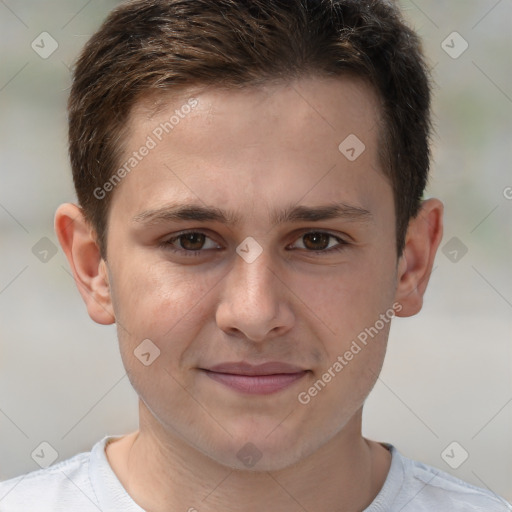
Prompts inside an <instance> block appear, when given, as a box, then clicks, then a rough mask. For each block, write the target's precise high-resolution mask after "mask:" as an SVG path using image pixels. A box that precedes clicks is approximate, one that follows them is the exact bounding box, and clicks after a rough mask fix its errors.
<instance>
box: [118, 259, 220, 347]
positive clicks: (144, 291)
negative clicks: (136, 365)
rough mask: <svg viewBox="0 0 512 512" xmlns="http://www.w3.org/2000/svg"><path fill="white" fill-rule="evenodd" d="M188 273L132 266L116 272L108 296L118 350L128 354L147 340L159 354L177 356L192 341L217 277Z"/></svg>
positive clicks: (162, 266)
mask: <svg viewBox="0 0 512 512" xmlns="http://www.w3.org/2000/svg"><path fill="white" fill-rule="evenodd" d="M190 268H191V267H190ZM190 268H189V269H186V270H183V269H180V270H177V269H176V267H172V266H171V265H170V264H169V263H168V262H157V263H154V264H152V265H147V264H146V265H137V264H136V263H135V262H134V264H133V265H130V268H128V266H127V265H125V266H123V268H119V269H118V276H117V279H116V276H115V275H114V276H113V279H114V283H115V286H114V287H113V289H112V295H113V304H114V312H115V316H116V322H117V323H118V324H119V325H120V326H122V329H118V330H119V335H120V336H122V338H123V344H124V345H128V347H129V348H131V349H133V348H134V346H136V345H137V344H139V343H140V342H141V341H142V340H144V339H146V338H149V339H151V340H154V342H155V343H156V344H157V345H158V346H159V347H160V348H161V349H164V348H165V349H166V350H168V351H172V352H177V351H178V350H179V349H180V347H181V346H184V345H185V344H187V343H188V342H190V341H191V339H193V337H194V335H195V334H196V331H197V330H198V329H200V327H201V324H202V323H203V321H204V320H205V318H206V315H207V312H206V304H207V300H208V297H209V294H210V293H211V292H212V291H214V288H215V285H216V283H217V282H218V281H219V279H220V278H221V277H222V276H220V275H216V276H209V275H201V277H200V278H199V277H198V276H197V275H194V274H193V273H192V272H191V270H190ZM125 276H129V278H126V277H125ZM123 344H122V345H123ZM128 347H127V348H128ZM122 348H123V346H122Z"/></svg>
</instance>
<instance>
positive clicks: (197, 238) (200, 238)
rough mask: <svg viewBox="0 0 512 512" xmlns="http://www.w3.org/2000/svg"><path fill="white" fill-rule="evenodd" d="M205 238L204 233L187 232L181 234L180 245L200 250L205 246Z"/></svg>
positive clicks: (188, 249)
mask: <svg viewBox="0 0 512 512" xmlns="http://www.w3.org/2000/svg"><path fill="white" fill-rule="evenodd" d="M205 239H206V236H205V235H204V234H203V233H185V234H184V235H180V236H179V240H180V246H181V247H182V248H183V249H185V250H187V251H198V250H199V249H201V248H202V247H203V245H204V242H205Z"/></svg>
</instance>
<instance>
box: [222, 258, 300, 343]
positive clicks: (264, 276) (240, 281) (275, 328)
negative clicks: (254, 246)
mask: <svg viewBox="0 0 512 512" xmlns="http://www.w3.org/2000/svg"><path fill="white" fill-rule="evenodd" d="M266 253H268V251H263V252H262V253H261V254H260V256H259V257H258V258H256V260H255V261H252V262H251V263H248V262H247V261H245V260H244V259H243V258H241V257H239V256H236V258H235V262H234V264H233V267H232V268H231V269H230V271H229V273H228V274H227V275H226V277H225V279H223V288H222V289H221V293H220V300H219V304H218V307H217V311H216V322H217V325H218V327H219V328H220V329H222V330H223V331H224V332H226V333H227V334H230V335H234V336H238V337H242V338H247V339H249V340H251V341H255V342H258V341H264V340H268V339H271V338H273V337H278V336H282V335H283V334H284V333H286V332H287V331H289V330H290V329H291V328H292V326H293V323H294V321H295V318H294V314H293V311H292V309H291V307H290V302H289V299H290V295H291V293H290V291H289V289H287V287H286V286H285V284H284V283H283V281H282V280H281V279H280V278H279V272H278V271H277V270H275V269H273V268H272V269H271V266H272V265H271V263H272V262H271V261H270V258H269V257H268V256H267V254H266Z"/></svg>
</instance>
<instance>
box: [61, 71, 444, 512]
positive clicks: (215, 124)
mask: <svg viewBox="0 0 512 512" xmlns="http://www.w3.org/2000/svg"><path fill="white" fill-rule="evenodd" d="M191 96H193V97H195V98H196V99H197V100H198V105H197V107H196V108H195V109H193V111H192V112H191V113H190V114H189V115H187V116H186V117H185V118H184V119H182V120H180V122H179V124H178V125H176V126H175V127H174V129H173V131H172V132H171V133H170V134H168V135H166V136H165V137H164V138H163V139H162V141H161V142H159V143H158V145H157V146H156V147H155V148H154V149H152V150H151V151H150V153H149V154H148V155H147V156H146V157H145V158H144V159H143V160H142V161H141V162H140V163H139V164H138V166H137V167H136V169H134V170H133V171H132V172H131V173H130V174H128V175H127V176H126V177H125V178H124V179H123V181H122V182H121V183H120V184H119V185H117V187H116V189H115V191H114V192H112V193H113V194H114V195H113V198H112V204H111V209H110V214H109V219H108V223H109V230H108V237H107V247H108V253H107V261H104V260H103V259H102V258H101V256H100V253H99V250H98V247H97V245H96V243H95V237H94V231H93V230H92V229H91V227H90V226H89V225H88V224H87V222H86V221H85V220H84V217H83V216H82V213H81V211H80V209H79V208H78V207H77V206H75V205H72V204H64V205H62V206H60V207H59V209H58V211H57V214H56V221H55V225H56V231H57V234H58V237H59V240H60V243H61V245H62V247H63V249H64V252H65V253H66V255H67V257H68V260H69V262H70V265H71V268H72V270H73V275H74V277H75V280H76V283H77V286H78V288H79V290H80V293H81V295H82V297H83V299H84V301H85V303H86V305H87V308H88V312H89V314H90V316H91V318H92V319H93V320H94V321H96V322H98V323H101V324H110V323H113V322H116V323H117V326H118V337H119V346H120V351H121V355H122V359H123V363H124V365H125V368H126V371H127V373H128V375H129V378H130V381H131V383H132V385H133V386H134V388H135V390H136V391H137V393H138V395H139V397H140V401H139V403H140V425H139V430H137V431H136V432H134V433H132V434H130V435H127V436H125V437H123V438H122V439H121V440H119V441H117V442H114V443H111V444H110V445H108V447H107V450H106V452H107V457H108V460H109V462H110V464H111V466H112V468H113V470H114V472H115V473H116V475H117V476H118V478H119V480H120V481H121V483H122V484H123V486H124V487H125V488H126V490H127V491H128V493H129V494H130V495H131V496H132V498H133V499H134V500H135V501H136V502H137V503H138V504H139V505H140V506H141V507H143V508H144V509H146V510H149V511H152V512H159V511H168V510H189V509H191V508H192V507H193V508H195V509H197V510H198V511H199V512H209V511H219V510H222V511H226V512H230V511H235V510H237V511H239V510H244V511H249V512H251V511H261V510H280V511H286V512H287V511H290V512H291V511H294V512H295V511H303V510H315V511H318V512H323V511H332V510H337V511H338V510H339V511H342V510H343V511H354V510H358V511H360V510H363V509H364V508H365V507H367V506H368V505H369V504H370V503H371V502H372V501H373V499H374V498H375V496H376V495H377V494H378V492H379V490H380V489H381V488H382V485H383V484H384V481H385V478H386V476H387V473H388V471H389V465H390V454H389V452H388V450H387V449H385V448H384V447H383V446H382V445H380V444H378V443H376V442H374V441H370V440H367V439H365V438H363V437H362V434H361V415H362V407H363V404H364V401H365V399H366V397H367V396H368V394H369V393H370V391H371V389H372V387H373V385H374V384H375V381H376V379H377V377H378V374H379V372H380V369H381V366H382V363H383V359H384V355H385V350H386V344H387V338H388V333H389V325H390V324H389V323H386V324H385V326H384V328H382V329H381V330H380V331H379V333H378V335H376V336H375V337H374V338H373V339H371V341H369V343H368V344H367V345H366V346H365V347H364V348H363V349H362V350H361V351H360V352H359V353H358V354H357V355H356V356H354V358H353V359H352V360H351V361H349V362H348V364H347V365H346V366H344V368H343V370H342V371H340V372H339V373H337V374H336V376H335V377H334V378H332V380H331V381H330V382H329V383H328V384H327V385H326V386H325V387H324V388H323V389H322V391H321V392H319V393H318V394H317V395H316V396H314V397H313V398H311V401H310V402H309V403H308V404H306V405H303V404H301V403H300V402H299V401H298V398H297V397H298V394H299V393H300V392H302V391H307V390H308V389H309V388H310V387H311V386H312V385H313V384H314V383H315V381H317V380H318V379H320V378H321V377H322V375H323V374H324V373H325V372H326V371H327V370H328V368H329V367H332V365H333V363H334V362H335V361H336V360H337V357H338V356H339V355H343V354H344V353H345V352H346V351H347V350H348V349H349V347H350V346H351V343H352V341H353V340H355V339H356V337H357V335H358V334H359V333H361V332H362V331H364V329H365V328H368V327H370V326H374V325H375V323H376V321H377V320H378V319H379V315H381V314H383V313H385V312H386V310H389V309H390V308H392V306H393V304H395V303H396V304H399V309H400V311H399V312H397V316H411V315H414V314H416V313H417V312H418V311H419V310H420V309H421V306H422V298H423V294H424V292H425V289H426V286H427V282H428V279H429V276H430V272H431V270H432V265H433V260H434V256H435V253H436V250H437V248H438V245H439V242H440V240H441V236H442V210H443V207H442V204H441V203H440V201H438V200H437V199H429V200H427V201H424V202H423V204H422V208H421V212H420V214H419V215H418V216H417V217H416V218H415V219H412V220H411V222H410V225H409V229H408V232H407V237H406V246H405V250H404V252H403V254H402V255H401V256H400V257H399V258H398V257H397V254H396V248H395V243H396V242H395V241H396V233H395V213H394V206H393V192H392V189H391V186H390V184H389V182H388V180H387V179H386V178H385V176H384V174H383V172H382V170H381V168H380V163H379V160H378V157H377V136H378V129H379V123H378V121H379V104H378V101H377V99H376V97H375V94H374V93H373V91H372V89H371V88H370V87H369V86H367V85H365V84H364V83H362V82H361V81H359V80H357V79H354V78H348V77H344V78H337V79H333V78H320V77H308V78H302V79H300V80H295V81H293V82H289V83H281V84H272V85H267V86H265V87H259V88H255V89H247V88H246V89H243V90H240V91H236V92H235V91H223V90H220V89H212V88H210V89H208V88H203V89H196V90H192V89H190V90H188V91H186V93H184V94H183V95H181V96H178V95H174V96H172V97H171V96H169V99H168V101H167V103H166V104H165V106H164V108H163V109H161V110H160V111H159V112H158V113H157V114H156V115H154V116H153V117H151V115H150V109H151V107H152V106H153V103H151V101H149V100H147V101H145V102H141V103H140V104H139V105H137V107H136V108H135V109H134V111H133V112H132V114H131V117H130V123H129V128H130V130H129V133H130V135H129V137H128V139H127V141H126V142H127V146H126V148H127V150H126V153H127V157H128V156H129V154H130V153H131V152H132V151H134V150H136V149H138V148H140V146H141V145H142V144H144V141H145V140H146V138H147V136H148V135H149V134H151V133H152V131H153V130H154V129H155V127H156V126H158V125H159V123H160V122H163V121H165V120H167V119H169V117H170V116H171V115H172V113H173V112H174V110H175V109H176V108H180V106H181V105H183V104H185V103H186V101H187V99H188V98H190V97H191ZM349 134H356V135H357V137H358V138H359V139H360V140H361V141H363V142H364V144H365V147H366V148H365V150H364V152H363V153H362V154H361V155H360V156H359V157H358V158H357V159H356V160H355V161H353V162H351V161H349V160H348V159H347V158H346V157H345V156H344V155H343V154H342V153H341V152H340V151H339V150H338V146H339V144H340V143H341V142H342V141H343V140H344V139H345V138H346V137H347V136H348V135H349ZM333 203H343V204H344V205H349V206H351V207H354V208H358V209H360V210H366V211H367V212H368V213H367V214H365V215H358V216H355V215H352V216H347V215H345V216H343V217H341V218H334V219H325V220H315V221H313V220H307V221H291V220H288V221H286V222H282V223H278V224H274V223H273V222H272V213H273V212H274V211H280V210H282V209H284V208H288V207H293V206H297V205H302V206H307V207H319V206H323V205H332V204H333ZM176 204H194V205H200V206H213V207H217V208H220V209H223V210H226V211H229V212H233V213H234V214H236V215H237V216H238V222H237V223H236V224H232V225H226V224H224V223H222V222H219V221H214V220H206V221H198V220H169V219H167V220H165V221H161V222H156V221H155V222H154V223H150V224H145V223H141V222H137V221H135V220H134V217H136V216H137V215H139V216H140V214H141V213H142V212H147V211H154V210H158V209H161V208H167V207H169V206H171V205H176ZM352 211H353V210H352ZM183 230H194V231H195V232H200V233H203V234H205V235H206V238H204V239H202V238H201V235H199V238H197V237H196V239H195V240H194V243H193V244H191V243H188V245H187V241H186V240H184V239H183V237H182V238H174V239H173V240H171V241H170V242H169V240H170V239H171V238H172V237H173V236H174V237H176V236H177V235H179V234H180V232H181V231H183ZM308 231H314V232H317V233H318V232H320V233H327V234H328V235H333V237H330V238H323V237H318V236H317V237H316V238H315V237H311V235H308V236H304V235H305V232H308ZM249 236H250V237H253V238H254V239H255V240H256V241H257V242H258V244H259V245H260V246H261V248H262V253H261V254H260V255H259V256H258V257H257V258H256V259H255V260H254V261H253V262H252V263H248V262H246V261H245V260H244V259H243V258H242V257H240V256H239V255H238V254H237V252H236V248H237V246H239V245H240V244H241V243H242V242H243V241H244V240H245V239H246V237H249ZM203 240H204V243H203ZM326 240H327V241H328V242H326ZM339 240H342V241H344V242H345V243H344V244H343V245H340V241H339ZM165 241H168V242H169V244H168V245H167V246H165V245H161V244H162V242H165ZM170 244H171V245H170ZM170 247H174V248H175V249H176V250H180V249H181V251H182V252H181V253H175V252H172V250H171V249H170ZM333 247H341V250H340V251H336V252H333V251H332V250H330V249H331V248H333ZM190 248H192V249H194V248H195V249H198V250H200V251H202V252H199V253H198V256H187V255H186V254H184V253H185V251H186V250H187V249H189V250H190ZM314 249H316V252H315V251H314ZM329 250H330V251H329ZM322 251H323V252H322ZM144 339H150V340H151V341H152V342H153V343H154V344H155V345H156V346H157V347H158V348H159V350H160V356H159V357H158V358H157V359H155V360H154V362H153V363H152V364H150V365H149V366H145V365H143V364H142V363H141V361H140V360H139V359H137V357H135V356H134V350H135V349H136V348H137V346H138V345H139V344H140V343H141V341H142V340H144ZM233 361H247V362H250V363H252V364H259V363H262V362H266V361H283V362H287V363H290V364H294V365H297V366H299V367H301V368H303V369H305V370H308V372H307V373H306V374H305V376H304V377H302V378H301V379H300V380H299V381H297V382H295V383H294V384H292V385H291V386H290V387H288V388H286V389H284V390H281V391H279V392H277V393H273V394H270V395H247V394H243V393H240V392H237V391H234V390H232V389H231V388H228V387H226V386H224V385H223V384H220V383H218V382H215V381H213V380H211V379H210V378H208V377H207V376H206V375H205V373H204V372H202V371H200V370H199V368H208V367H211V366H212V365H214V364H219V363H222V362H233ZM249 442H250V443H252V445H254V446H255V447H256V448H257V450H258V453H259V454H261V458H260V459H259V460H258V462H257V463H256V464H255V465H254V466H253V467H247V466H246V465H244V463H243V461H242V460H240V459H239V458H238V457H237V453H238V452H239V450H240V449H242V447H244V446H245V445H246V444H247V443H249ZM246 449H247V447H246ZM252 450H254V448H252Z"/></svg>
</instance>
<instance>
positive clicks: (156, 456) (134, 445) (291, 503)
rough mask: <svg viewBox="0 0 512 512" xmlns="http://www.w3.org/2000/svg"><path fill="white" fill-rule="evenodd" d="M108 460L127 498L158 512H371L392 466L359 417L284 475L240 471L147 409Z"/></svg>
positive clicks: (282, 472)
mask: <svg viewBox="0 0 512 512" xmlns="http://www.w3.org/2000/svg"><path fill="white" fill-rule="evenodd" d="M107 457H108V459H109V462H110V464H111V466H112V469H113V470H114V472H115V473H116V475H117V476H118V478H119V480H120V481H121V484H122V485H123V486H124V488H125V489H126V490H127V492H128V494H130V496H131V497H132V498H133V499H134V501H135V502H136V503H137V504H139V505H140V506H141V507H142V508H144V509H145V510H150V511H151V512H164V511H165V512H168V511H169V510H183V511H190V512H194V510H196V511H197V512H218V511H220V510H222V511H223V512H234V511H239V510H240V509H243V510H244V511H247V512H253V511H254V512H256V511H258V512H260V511H261V510H280V511H283V512H292V511H293V512H296V511H303V510H315V511H318V512H327V511H332V510H338V511H354V510H364V509H365V508H366V507H367V506H369V505H370V503H371V502H372V501H373V499H374V498H375V496H376V495H377V494H378V492H379V491H380V489H381V488H382V485H383V484H384V481H385V479H386V476H387V473H388V471H389V465H390V459H391V458H390V454H389V452H388V451H387V450H386V449H385V448H384V447H382V446H381V445H379V444H377V443H375V442H372V441H368V440H366V439H364V438H363V437H362V435H361V411H359V413H358V414H357V415H355V416H354V417H353V418H352V419H351V420H350V422H349V423H348V424H347V425H346V426H345V427H344V428H343V429H342V431H341V432H339V433H338V434H337V435H336V436H335V437H333V438H332V439H330V440H329V441H328V442H327V443H326V444H324V445H323V446H322V447H321V448H320V449H319V450H317V451H316V452H315V453H314V454H312V455H310V456H309V457H307V458H306V459H303V460H301V461H299V462H297V463H295V464H293V465H291V466H289V467H287V468H284V469H281V470H279V471H249V470H236V469H232V468H229V467H226V466H224V465H221V464H219V463H217V462H216V461H215V460H213V459H211V458H210V457H208V456H206V455H204V454H203V453H201V452H199V451H198V450H196V449H195V448H193V447H191V446H190V445H189V444H188V443H186V442H184V441H183V440H182V439H180V438H179V437H177V436H173V435H172V433H170V432H168V431H165V430H164V428H163V426H162V425H161V424H160V423H159V422H158V421H156V420H155V419H154V418H153V416H152V415H151V413H150V411H149V410H147V408H146V407H145V405H144V404H143V403H142V402H141V421H140V430H138V431H136V432H134V433H133V434H130V435H128V436H125V437H123V438H122V439H121V440H119V441H117V442H114V443H111V444H109V446H108V447H107Z"/></svg>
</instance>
